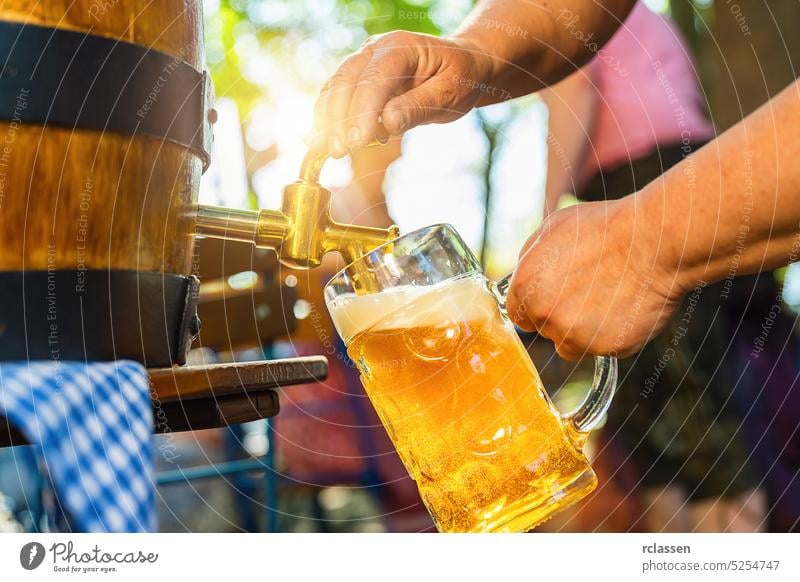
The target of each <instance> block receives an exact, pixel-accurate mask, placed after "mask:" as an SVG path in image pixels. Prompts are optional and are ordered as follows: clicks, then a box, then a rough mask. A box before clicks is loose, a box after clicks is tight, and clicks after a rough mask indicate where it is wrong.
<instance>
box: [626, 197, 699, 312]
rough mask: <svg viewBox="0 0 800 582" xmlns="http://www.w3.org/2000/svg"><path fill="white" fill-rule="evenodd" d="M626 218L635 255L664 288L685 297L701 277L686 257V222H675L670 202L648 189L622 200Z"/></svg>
mask: <svg viewBox="0 0 800 582" xmlns="http://www.w3.org/2000/svg"><path fill="white" fill-rule="evenodd" d="M619 203H620V204H621V209H620V212H621V213H622V214H623V215H624V218H623V220H624V221H626V222H628V223H629V224H632V225H633V226H632V233H631V254H632V255H633V258H634V260H635V262H636V263H637V264H639V265H640V266H641V267H640V268H641V269H642V270H643V271H644V275H645V276H646V277H649V278H651V279H652V280H653V281H654V282H655V283H657V284H658V286H659V287H660V288H661V291H662V292H663V293H665V294H667V295H669V296H674V297H677V296H682V295H684V294H686V293H687V292H689V291H690V290H692V289H694V288H695V287H696V286H697V284H698V283H699V278H698V277H697V273H696V272H695V269H693V268H692V267H693V263H692V262H688V261H687V259H688V258H689V257H687V256H686V253H685V250H686V244H685V243H686V236H685V235H686V232H685V222H684V223H677V224H673V222H672V221H671V216H672V214H673V213H671V212H669V211H668V208H667V205H666V201H665V200H664V199H663V197H662V196H659V195H656V193H654V192H653V191H650V190H648V189H647V188H645V189H644V190H642V191H640V192H637V193H635V194H632V195H630V196H626V197H625V198H622V199H620V200H619Z"/></svg>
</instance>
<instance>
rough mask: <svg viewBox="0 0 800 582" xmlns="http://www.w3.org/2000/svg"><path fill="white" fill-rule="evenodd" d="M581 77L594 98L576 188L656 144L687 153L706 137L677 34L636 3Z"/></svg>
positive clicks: (710, 130) (652, 149)
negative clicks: (588, 80)
mask: <svg viewBox="0 0 800 582" xmlns="http://www.w3.org/2000/svg"><path fill="white" fill-rule="evenodd" d="M576 26H579V23H578V22H576ZM587 72H588V73H589V75H590V76H591V78H592V81H593V82H594V84H595V86H596V87H597V91H598V99H597V103H596V112H595V114H596V115H595V120H594V126H593V129H592V143H591V146H590V149H589V152H588V154H587V159H586V161H585V163H584V166H583V168H582V170H581V177H582V180H581V182H582V183H584V184H585V183H586V181H588V180H589V179H591V178H592V177H593V176H594V175H595V174H596V173H597V171H598V169H599V168H603V169H604V170H610V169H613V168H615V167H617V166H620V165H622V164H623V163H630V161H633V160H637V159H640V158H643V157H646V156H647V155H649V154H651V153H653V152H655V150H656V145H659V146H662V147H663V146H667V145H681V146H684V147H685V148H686V153H689V151H692V150H693V149H694V148H693V147H691V145H690V144H697V143H701V142H703V141H707V140H709V139H711V138H712V137H713V136H714V129H713V127H712V126H711V124H710V123H709V122H708V121H707V120H706V118H705V115H704V108H703V105H702V103H703V99H702V96H701V95H700V91H699V88H698V81H697V77H696V74H695V71H694V67H693V65H692V61H691V58H690V57H689V54H688V51H687V49H686V47H685V45H684V43H683V40H682V38H681V36H680V33H679V32H678V30H677V29H676V28H675V26H673V24H672V23H671V22H670V21H669V20H667V19H666V18H664V17H662V16H660V15H658V14H656V13H654V12H652V11H651V10H650V9H648V8H647V7H646V6H645V5H644V4H642V3H641V2H639V3H638V4H636V6H635V7H634V8H633V10H632V11H631V13H630V15H629V16H628V18H627V20H626V21H625V24H624V25H623V26H622V27H621V28H620V29H619V30H618V31H617V32H616V34H614V36H613V37H612V38H611V40H610V41H609V42H608V43H607V44H606V45H605V46H604V47H603V48H601V49H600V50H599V51H598V54H597V56H596V57H595V58H594V60H592V61H591V63H589V65H588V66H587ZM690 147H691V149H690Z"/></svg>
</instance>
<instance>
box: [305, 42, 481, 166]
mask: <svg viewBox="0 0 800 582" xmlns="http://www.w3.org/2000/svg"><path fill="white" fill-rule="evenodd" d="M490 70H491V62H490V59H489V57H487V56H486V55H485V54H484V53H482V52H481V51H480V50H479V49H478V48H477V47H475V46H473V45H472V44H471V43H470V42H469V41H466V40H461V39H446V38H438V37H435V36H430V35H427V34H415V33H411V32H404V31H397V32H390V33H388V34H383V35H379V36H376V37H370V38H369V39H368V40H367V41H366V42H365V43H364V44H363V45H362V46H361V48H360V49H359V50H358V51H357V52H356V53H354V54H353V55H351V56H350V57H348V58H347V59H346V60H345V61H344V63H342V65H341V66H340V67H339V70H338V71H337V72H336V73H335V74H334V76H333V77H331V79H330V80H329V81H328V82H327V83H326V84H325V86H324V87H323V88H322V91H321V93H320V96H319V98H318V99H317V103H316V106H315V112H314V120H315V121H314V131H313V132H312V135H311V136H310V138H309V141H310V144H309V145H310V146H311V147H313V148H317V149H326V148H327V150H328V151H329V152H330V154H331V155H332V156H333V157H342V156H344V155H346V154H347V152H348V150H351V149H356V148H359V147H362V146H364V145H366V144H368V143H370V142H373V141H375V140H382V138H383V137H384V136H385V135H386V134H387V133H388V134H389V135H400V134H402V133H403V132H404V131H406V130H408V129H410V128H412V127H414V126H417V125H422V124H425V123H444V122H447V121H452V120H454V119H457V118H459V117H461V116H462V115H464V114H465V113H466V112H467V111H469V110H470V109H472V108H473V107H474V106H475V105H476V104H477V103H478V100H479V98H480V96H481V93H480V92H479V91H478V90H477V88H476V87H473V84H474V83H478V85H480V82H479V81H478V80H479V79H485V78H487V77H488V76H489V74H490ZM466 80H469V82H467V81H466Z"/></svg>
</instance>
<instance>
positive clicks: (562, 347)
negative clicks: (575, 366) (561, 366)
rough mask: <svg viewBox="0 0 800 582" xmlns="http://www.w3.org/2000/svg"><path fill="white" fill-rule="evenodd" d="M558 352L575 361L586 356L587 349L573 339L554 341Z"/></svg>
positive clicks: (563, 356) (566, 358)
mask: <svg viewBox="0 0 800 582" xmlns="http://www.w3.org/2000/svg"><path fill="white" fill-rule="evenodd" d="M554 343H555V346H556V353H558V355H559V356H561V357H562V358H563V359H565V360H569V361H570V362H575V361H577V360H580V359H582V358H583V357H585V356H586V354H587V351H586V350H585V349H584V348H581V347H579V346H577V345H576V344H575V343H573V342H571V341H560V342H554Z"/></svg>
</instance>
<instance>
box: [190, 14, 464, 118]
mask: <svg viewBox="0 0 800 582" xmlns="http://www.w3.org/2000/svg"><path fill="white" fill-rule="evenodd" d="M470 6H471V0H445V1H442V0H438V1H436V0H218V1H213V0H207V2H206V27H205V28H206V54H207V61H208V67H209V69H210V71H211V75H212V78H213V80H214V85H215V87H216V91H217V94H218V95H220V96H226V97H230V98H233V99H234V100H235V101H236V103H237V105H238V106H239V109H240V112H241V113H242V115H243V116H246V115H247V114H248V113H249V112H250V111H251V110H252V109H253V107H255V106H256V105H257V104H259V103H264V102H268V101H269V99H270V94H271V93H272V92H273V89H274V87H272V86H271V82H274V79H270V78H269V76H268V75H264V74H263V71H264V70H265V69H267V70H268V69H273V68H275V67H284V68H286V69H289V70H291V71H292V72H293V75H292V81H293V82H294V83H295V84H296V85H297V88H298V89H300V90H302V91H304V92H309V93H311V92H316V91H318V90H319V86H320V85H321V84H322V83H323V82H324V80H325V78H326V77H327V75H329V74H330V73H331V72H332V71H333V70H334V69H335V67H336V64H338V62H339V61H341V59H343V58H344V56H345V55H347V54H348V53H350V52H352V51H354V50H356V49H357V48H358V47H359V46H360V45H361V43H362V42H363V41H364V40H365V39H366V38H367V37H368V36H370V35H374V34H381V33H384V32H388V31H391V30H398V29H402V30H410V31H415V32H423V33H429V34H440V33H441V32H442V31H444V30H448V29H450V28H453V27H454V26H455V25H457V23H458V22H459V21H460V20H461V18H462V17H463V16H464V14H466V13H467V11H468V10H469V8H470Z"/></svg>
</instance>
